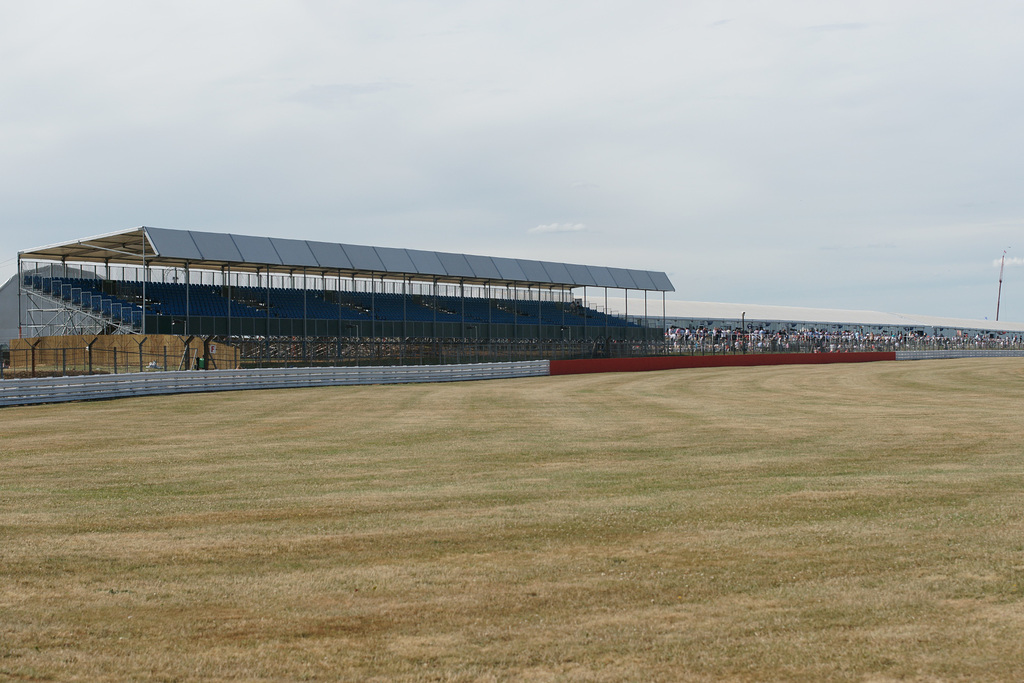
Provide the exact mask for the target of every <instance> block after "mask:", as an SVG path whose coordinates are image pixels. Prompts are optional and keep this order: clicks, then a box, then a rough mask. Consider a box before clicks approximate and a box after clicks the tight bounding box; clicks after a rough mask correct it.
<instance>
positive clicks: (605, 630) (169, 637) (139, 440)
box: [0, 359, 1024, 681]
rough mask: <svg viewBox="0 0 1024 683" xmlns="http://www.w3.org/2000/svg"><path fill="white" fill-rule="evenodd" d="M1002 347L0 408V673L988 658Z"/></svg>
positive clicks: (827, 674) (996, 591)
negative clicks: (851, 361) (922, 356)
mask: <svg viewBox="0 0 1024 683" xmlns="http://www.w3.org/2000/svg"><path fill="white" fill-rule="evenodd" d="M1022 635H1024V362H1022V361H1021V360H1015V359H994V360H982V359H971V360H962V361H918V362H903V363H875V364H862V365H832V366H813V367H812V366H806V367H794V366H789V367H768V368H750V369H706V370H682V371H672V372H660V373H634V374H621V375H590V376H570V377H555V378H538V379H528V380H512V381H494V382H475V383H464V384H442V385H410V386H374V387H339V388H333V389H309V390H288V391H266V392H245V393H229V394H208V395H192V396H178V397H159V398H138V399H126V400H121V401H109V402H97V403H83V404H68V405H54V406H39V407H24V408H5V409H0V678H8V679H14V680H74V679H80V680H111V681H113V680H124V679H136V680H137V679H152V680H229V679H230V680H236V679H237V680H259V679H272V680H303V679H308V680H399V681H421V680H426V681H476V680H481V681H499V680H528V681H659V680H660V681H676V680H682V681H688V680H693V681H700V680H723V679H724V680H740V681H763V680H803V681H819V680H855V681H865V680H866V681H888V680H929V681H930V680H972V681H976V680H1014V679H1019V678H1020V677H1021V675H1022V673H1024V637H1022Z"/></svg>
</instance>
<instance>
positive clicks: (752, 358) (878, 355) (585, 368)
mask: <svg viewBox="0 0 1024 683" xmlns="http://www.w3.org/2000/svg"><path fill="white" fill-rule="evenodd" d="M880 360H896V352H895V351H872V352H864V353H753V354H747V355H736V356H649V357H644V358H585V359H580V360H553V361H551V374H552V375H579V374H584V373H590V372H642V371H646V370H675V369H678V368H733V367H752V366H757V365H820V364H825V363H869V362H872V361H880Z"/></svg>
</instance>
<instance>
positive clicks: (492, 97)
mask: <svg viewBox="0 0 1024 683" xmlns="http://www.w3.org/2000/svg"><path fill="white" fill-rule="evenodd" d="M7 4H8V5H10V7H9V8H5V14H4V19H5V21H4V22H0V46H3V48H2V49H0V101H2V102H4V108H3V109H4V111H3V112H2V113H0V147H2V148H3V150H4V154H2V155H0V181H2V182H0V205H2V206H3V207H4V211H3V218H2V219H0V279H3V276H4V275H9V274H12V273H13V270H14V268H13V262H12V259H13V257H14V255H15V253H16V252H17V250H18V249H25V248H29V247H34V246H37V245H39V244H49V243H53V242H59V241H62V240H70V239H75V238H78V237H82V236H84V235H92V234H99V233H104V232H110V231H114V230H119V229H122V228H127V227H132V226H136V225H159V226H166V227H169V228H191V229H198V230H211V231H223V232H235V233H241V234H258V235H274V236H287V237H301V238H305V239H312V240H325V241H340V242H350V243H355V244H373V245H380V246H395V247H408V248H418V249H436V250H441V251H452V252H459V251H463V252H469V253H478V254H489V255H494V256H509V257H520V258H547V259H552V260H564V261H572V262H574V263H578V262H583V263H595V264H602V265H608V266H621V267H627V268H649V269H652V270H663V271H666V272H675V273H679V275H678V276H673V282H674V283H675V284H676V286H677V287H678V288H679V294H678V296H679V297H680V298H685V299H689V300H706V301H752V300H754V299H757V300H758V301H760V302H762V303H766V304H778V305H793V306H817V307H824V308H835V307H846V308H859V309H869V310H899V311H905V312H910V313H919V314H934V315H949V316H961V317H979V315H984V314H986V313H987V309H988V308H990V307H991V306H990V304H991V302H990V301H989V300H990V299H991V298H992V297H991V296H990V295H991V294H992V289H993V288H994V281H995V277H994V275H993V273H992V271H991V268H986V267H984V264H985V263H989V262H990V261H991V260H992V257H993V256H997V257H998V256H999V254H1000V251H1001V250H1002V249H1004V248H1005V247H1006V245H1008V244H1014V243H1015V242H1014V240H1015V239H1017V238H1018V237H1019V234H1018V233H1019V232H1020V226H1021V222H1020V216H1022V215H1024V196H1022V195H1021V193H1020V192H1019V187H1020V180H1021V177H1022V176H1021V170H1020V160H1019V153H1018V151H1019V150H1020V149H1021V148H1022V146H1024V125H1022V124H1021V119H1020V116H1019V115H1018V114H1017V113H1018V112H1019V111H1020V110H1021V105H1022V104H1024V81H1022V80H1021V79H1020V78H1019V77H1018V74H1017V71H1018V70H1019V69H1018V65H1020V64H1021V63H1024V41H1021V40H1020V36H1019V27H1020V26H1021V25H1022V24H1024V3H1012V2H995V3H991V4H986V11H984V12H979V11H977V9H976V8H975V7H973V6H969V5H968V4H967V3H963V4H962V6H961V5H957V4H955V3H954V4H951V5H950V4H949V3H945V4H942V3H935V2H934V1H933V0H905V1H904V2H899V3H893V2H886V1H885V0H865V2H860V3H807V2H805V1H803V0H776V1H775V2H772V3H756V2H749V1H748V0H720V1H719V2H714V3H680V2H676V1H674V0H649V1H648V2H644V3H642V6H643V11H637V8H636V6H635V5H631V4H629V3H607V2H606V3H593V2H588V1H587V0H565V1H564V2H559V3H550V2H548V3H545V2H539V1H538V0H525V1H522V0H493V1H492V2H486V3H481V2H476V3H474V2H452V3H410V2H406V1H404V0H378V1H377V2H373V3H332V2H324V1H323V0H311V1H309V2H302V3H298V2H287V1H286V0H276V1H272V2H267V3H250V2H245V1H244V0H222V2H217V3H208V2H200V0H180V2H175V3H139V2H137V1H134V0H108V1H106V2H104V3H80V2H74V1H72V0H48V1H47V2H45V3H30V2H25V3H7ZM946 5H949V6H948V7H947V6H946ZM808 27H810V28H808ZM183 45H187V46H188V48H187V49H182V48H181V46H183ZM538 217H540V218H538ZM544 217H570V218H571V219H572V222H564V223H549V224H544V225H537V223H536V221H537V220H539V219H543V218H544ZM525 226H536V227H533V228H529V229H527V227H525ZM524 232H525V233H528V234H529V235H530V236H531V237H532V236H537V237H536V239H528V240H523V239H522V237H523V235H524ZM583 234H585V235H586V236H587V239H585V240H584V239H571V238H572V236H574V235H583ZM545 235H547V236H548V238H544V237H543V236H545ZM567 235H568V237H566V236H567ZM559 236H561V237H562V238H563V239H559ZM883 247H884V248H883ZM1011 254H1013V258H1012V259H1011V258H1010V255H1007V259H1008V262H1007V263H1008V265H1013V266H1014V267H1015V268H1016V267H1017V266H1019V265H1024V259H1020V258H1019V255H1018V254H1015V253H1014V252H1011ZM722 264H741V265H740V266H738V267H737V266H734V267H724V266H723V265H722ZM979 266H980V267H979ZM1013 279H1014V278H1010V277H1007V278H1006V284H1005V287H1004V291H1003V295H1004V307H1003V312H1002V314H1001V317H1002V316H1006V317H1007V318H1008V319H1018V320H1024V280H1022V281H1021V283H1020V285H1019V287H1020V291H1019V292H1017V291H1015V289H1016V288H1017V287H1018V285H1017V284H1016V283H1013V282H1012V280H1013ZM1018 302H1019V303H1018ZM1014 307H1016V308H1014ZM980 311H984V312H980Z"/></svg>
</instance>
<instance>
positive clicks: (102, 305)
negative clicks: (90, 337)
mask: <svg viewBox="0 0 1024 683" xmlns="http://www.w3.org/2000/svg"><path fill="white" fill-rule="evenodd" d="M26 280H28V282H25V283H23V284H22V293H23V294H24V295H25V296H26V299H27V301H28V306H27V308H26V311H27V313H28V317H29V320H28V322H27V324H26V325H25V327H26V328H27V330H26V331H28V332H29V334H33V332H32V330H33V328H36V332H37V333H38V332H40V331H43V330H45V331H46V333H47V334H55V335H71V334H136V333H137V332H139V331H140V330H141V328H142V324H141V323H142V320H141V315H131V314H130V311H128V310H126V312H125V314H126V315H127V317H128V319H127V320H124V319H123V318H124V316H122V312H121V305H120V304H119V303H112V302H111V300H109V299H107V300H106V301H101V300H100V299H103V297H102V296H101V295H92V296H89V295H87V296H85V297H80V298H79V302H78V303H74V302H73V301H71V299H70V297H65V296H63V295H61V294H56V293H54V292H53V291H47V290H46V288H45V287H44V286H43V282H42V281H41V279H40V278H38V277H33V278H28V277H26ZM47 280H49V278H47ZM94 299H96V301H95V302H94ZM125 308H126V309H127V308H128V307H125Z"/></svg>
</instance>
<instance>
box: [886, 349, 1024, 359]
mask: <svg viewBox="0 0 1024 683" xmlns="http://www.w3.org/2000/svg"><path fill="white" fill-rule="evenodd" d="M933 358H934V359H939V358H943V359H949V358H1024V351H1020V350H1010V349H1007V350H1005V351H1003V350H998V349H978V350H976V351H969V350H966V349H950V350H949V351H897V352H896V360H930V359H933Z"/></svg>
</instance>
